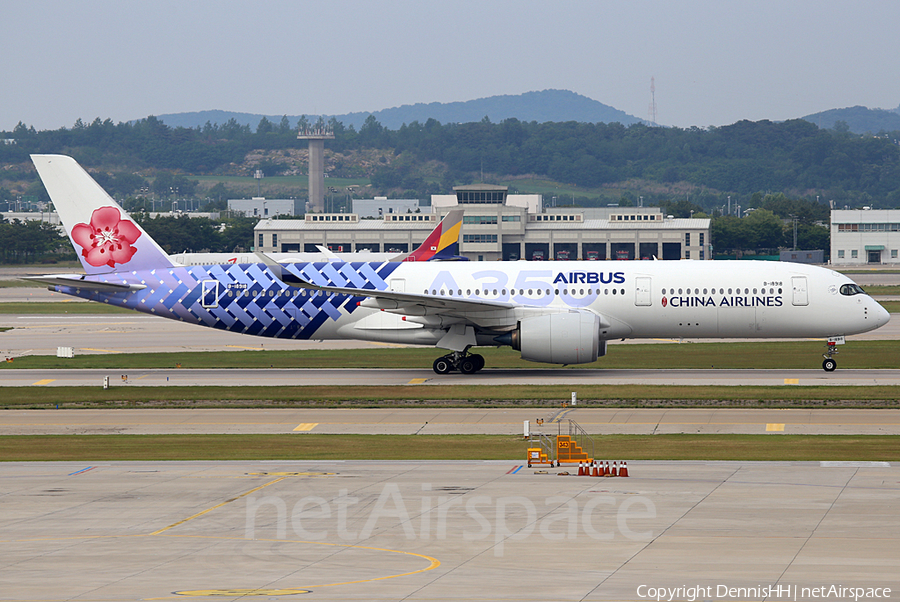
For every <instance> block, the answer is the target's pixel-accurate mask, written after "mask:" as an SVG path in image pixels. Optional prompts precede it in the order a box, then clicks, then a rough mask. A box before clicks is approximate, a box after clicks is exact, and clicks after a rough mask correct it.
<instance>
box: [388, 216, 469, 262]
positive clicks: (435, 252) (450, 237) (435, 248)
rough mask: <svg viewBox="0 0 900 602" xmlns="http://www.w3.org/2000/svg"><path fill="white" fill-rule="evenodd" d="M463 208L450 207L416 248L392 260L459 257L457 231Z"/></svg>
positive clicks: (450, 258) (435, 259)
mask: <svg viewBox="0 0 900 602" xmlns="http://www.w3.org/2000/svg"><path fill="white" fill-rule="evenodd" d="M463 213H464V210H463V209H451V210H450V212H449V213H447V215H445V216H444V219H442V220H441V223H439V224H438V225H437V227H436V228H435V229H434V230H432V231H431V234H429V235H428V238H426V239H425V242H423V243H422V244H421V245H419V247H418V248H416V249H415V250H414V251H412V252H411V253H407V254H405V255H398V256H397V257H394V258H393V259H392V261H441V260H452V259H460V256H459V232H460V230H461V229H462V218H463Z"/></svg>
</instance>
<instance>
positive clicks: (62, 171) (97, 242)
mask: <svg viewBox="0 0 900 602" xmlns="http://www.w3.org/2000/svg"><path fill="white" fill-rule="evenodd" d="M31 160H32V161H33V162H34V166H35V168H37V172H38V175H39V176H40V177H41V181H43V183H44V188H46V189H47V193H48V194H49V195H50V199H51V200H52V201H53V205H54V206H55V207H56V211H57V213H59V217H60V220H61V221H62V223H63V226H65V228H66V234H68V235H69V239H70V240H71V241H72V245H73V246H74V247H75V251H76V253H78V259H80V260H81V265H82V267H83V268H84V271H85V272H86V273H87V274H107V273H110V272H117V271H132V270H146V269H155V268H167V267H172V266H173V265H174V264H173V263H172V260H171V259H170V258H169V256H168V255H167V254H166V252H165V251H163V250H162V248H161V247H160V246H159V245H158V244H156V241H154V240H153V239H152V238H150V236H149V235H148V234H147V233H146V232H144V230H143V229H142V228H141V227H140V226H139V225H138V224H136V223H135V222H134V221H132V219H131V218H130V217H129V215H128V214H127V213H126V212H125V210H124V209H122V207H120V206H119V204H118V203H116V202H115V201H114V200H113V199H112V197H110V196H109V195H108V194H106V191H105V190H103V188H101V187H100V185H99V184H97V182H95V181H94V179H93V178H92V177H91V176H90V174H88V172H86V171H85V170H84V169H82V167H81V166H80V165H78V163H76V161H75V159H73V158H72V157H67V156H65V155H31Z"/></svg>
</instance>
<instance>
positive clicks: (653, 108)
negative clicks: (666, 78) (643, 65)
mask: <svg viewBox="0 0 900 602" xmlns="http://www.w3.org/2000/svg"><path fill="white" fill-rule="evenodd" d="M653 80H654V78H652V77H651V78H650V123H652V124H653V125H658V124H657V123H656V83H655V82H654V81H653Z"/></svg>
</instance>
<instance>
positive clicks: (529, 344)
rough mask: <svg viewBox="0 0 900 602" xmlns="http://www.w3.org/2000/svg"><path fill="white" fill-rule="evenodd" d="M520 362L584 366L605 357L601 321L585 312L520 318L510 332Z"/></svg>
mask: <svg viewBox="0 0 900 602" xmlns="http://www.w3.org/2000/svg"><path fill="white" fill-rule="evenodd" d="M511 342H512V348H513V349H515V350H516V351H521V352H522V359H524V360H528V361H530V362H543V363H546V364H587V363H590V362H593V361H596V360H597V358H598V357H599V356H601V355H606V341H605V340H603V341H601V340H600V318H599V316H597V315H595V314H592V313H590V312H586V311H575V312H569V313H559V314H547V315H543V316H534V317H530V318H523V319H522V320H521V321H519V324H518V326H516V329H515V330H514V331H513V332H512V341H511Z"/></svg>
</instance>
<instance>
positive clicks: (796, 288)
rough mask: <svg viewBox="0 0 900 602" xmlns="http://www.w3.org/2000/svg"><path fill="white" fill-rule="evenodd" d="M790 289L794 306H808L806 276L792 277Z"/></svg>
mask: <svg viewBox="0 0 900 602" xmlns="http://www.w3.org/2000/svg"><path fill="white" fill-rule="evenodd" d="M791 289H792V291H793V297H792V303H793V304H794V305H809V292H808V290H807V288H806V276H792V277H791Z"/></svg>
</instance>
